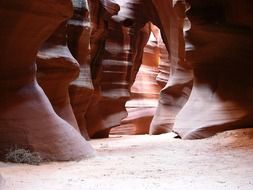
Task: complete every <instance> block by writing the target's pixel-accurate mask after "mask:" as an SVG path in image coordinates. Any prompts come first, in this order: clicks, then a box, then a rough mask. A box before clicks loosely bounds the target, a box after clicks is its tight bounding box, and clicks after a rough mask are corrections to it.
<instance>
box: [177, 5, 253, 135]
mask: <svg viewBox="0 0 253 190" xmlns="http://www.w3.org/2000/svg"><path fill="white" fill-rule="evenodd" d="M191 3H192V14H191V17H190V19H191V22H192V29H191V30H190V31H189V33H188V35H187V38H188V40H189V41H190V42H191V43H192V44H193V47H194V48H193V49H192V50H191V51H189V52H188V53H187V60H189V61H190V62H191V64H192V65H193V68H194V87H193V90H192V93H191V95H190V98H189V100H188V102H187V103H186V105H185V106H184V107H183V109H182V110H181V112H180V113H179V114H178V115H177V117H176V122H175V126H174V130H175V131H176V132H177V133H178V134H179V135H180V136H181V137H182V138H185V139H196V138H205V137H209V136H211V135H214V134H215V133H217V132H221V131H224V130H231V129H235V128H241V127H252V125H253V120H252V118H253V110H252V107H253V104H252V102H253V99H252V97H253V78H252V70H253V66H252V64H251V60H252V59H253V45H252V44H253V35H252V34H253V32H252V22H249V21H252V19H253V15H252V11H251V10H252V7H253V4H252V1H207V2H205V1H196V0H195V1H192V2H191ZM235 6H237V8H235ZM249 7H251V8H249ZM203 8H204V9H203ZM202 10H205V11H202ZM238 10H240V11H239V12H238ZM217 15H219V16H218V17H217Z"/></svg>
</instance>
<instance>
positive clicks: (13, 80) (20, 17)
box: [0, 0, 93, 160]
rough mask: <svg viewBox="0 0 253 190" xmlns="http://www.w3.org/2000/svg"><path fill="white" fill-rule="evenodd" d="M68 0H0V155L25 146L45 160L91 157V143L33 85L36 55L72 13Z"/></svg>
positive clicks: (34, 84) (36, 86) (38, 88)
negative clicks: (60, 115) (58, 113)
mask: <svg viewBox="0 0 253 190" xmlns="http://www.w3.org/2000/svg"><path fill="white" fill-rule="evenodd" d="M71 10H72V4H71V2H70V1H68V0H62V1H56V0H50V1H49V0H42V1H32V0H23V1H19V0H12V1H9V0H1V1H0V26H1V28H0V41H1V46H0V73H1V75H0V159H1V160H4V159H5V158H4V156H5V154H6V153H7V152H8V151H9V150H10V149H11V148H15V147H17V148H27V149H30V150H31V151H34V152H38V153H39V154H40V155H41V157H42V158H43V159H46V160H71V159H78V158H82V157H86V156H91V155H92V154H93V150H92V148H91V146H90V145H89V144H88V143H87V142H86V141H85V140H84V138H82V136H81V135H80V134H79V133H78V132H77V130H76V129H74V128H73V127H72V126H71V125H70V124H68V123H67V122H66V121H64V120H63V119H61V118H60V117H59V116H58V115H57V114H56V113H55V111H54V110H53V108H52V106H51V104H50V102H49V100H48V98H47V97H46V95H45V93H44V92H43V90H42V89H41V88H40V86H39V85H38V83H37V81H36V79H35V75H36V66H35V59H36V54H37V52H38V50H39V47H40V46H41V44H42V43H43V42H44V41H45V40H46V39H47V38H48V37H49V36H50V35H51V34H52V33H53V32H54V31H55V30H56V29H57V27H58V26H59V25H60V23H61V22H63V21H64V20H66V19H67V18H69V17H70V16H71V13H72V11H71Z"/></svg>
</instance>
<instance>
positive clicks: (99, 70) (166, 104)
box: [87, 0, 192, 136]
mask: <svg viewBox="0 0 253 190" xmlns="http://www.w3.org/2000/svg"><path fill="white" fill-rule="evenodd" d="M96 3H97V7H99V6H98V5H99V2H96V1H94V3H93V4H96ZM103 3H104V4H103V6H102V7H104V8H95V9H94V10H96V11H95V12H97V13H100V16H97V17H94V18H96V19H95V22H94V21H93V24H94V30H93V34H92V37H91V39H92V40H93V43H92V44H93V47H94V49H95V51H93V50H92V55H93V59H92V60H93V61H92V65H91V66H92V75H93V79H94V80H93V81H94V84H95V94H96V95H95V96H94V99H93V100H92V101H93V104H92V106H90V108H91V109H89V113H90V114H91V115H89V116H87V118H94V116H95V115H96V119H95V120H94V119H88V120H90V121H88V122H89V126H92V124H95V125H93V127H89V126H88V128H90V129H89V130H90V131H91V133H92V135H93V134H95V133H96V130H97V129H104V131H103V132H101V133H102V135H101V136H106V135H104V134H108V132H109V129H110V128H111V127H114V126H117V125H119V124H120V120H121V119H122V118H124V117H125V116H126V112H125V110H124V108H123V105H124V102H125V101H126V100H127V99H128V98H129V89H127V88H129V84H130V85H132V84H133V82H134V80H135V76H136V74H137V72H138V70H139V66H140V62H141V61H138V62H137V61H136V62H135V57H134V56H132V55H134V52H135V50H136V48H135V49H134V48H133V49H131V47H134V46H130V48H128V46H129V45H128V44H129V42H128V41H129V40H130V41H131V37H130V36H129V34H128V33H129V31H131V32H132V33H134V34H136V31H139V30H140V29H141V28H143V26H144V25H145V24H146V23H147V22H149V21H151V22H152V23H154V24H155V25H157V26H158V27H159V28H160V29H161V34H162V37H163V40H164V43H165V45H166V48H167V50H168V51H169V54H170V62H171V67H170V77H169V79H168V82H167V84H166V86H165V87H164V89H163V90H162V91H161V95H160V101H159V107H158V109H157V111H156V114H155V117H154V119H153V121H152V125H151V129H150V133H151V134H159V133H162V132H168V131H171V129H172V125H173V123H174V118H175V115H176V114H177V113H178V111H179V110H180V109H181V107H182V106H183V105H184V103H185V102H186V101H187V98H188V96H189V93H190V90H191V86H192V72H191V68H190V66H189V64H188V63H186V61H185V41H184V34H183V31H184V30H187V29H188V28H189V26H188V25H189V22H187V19H186V17H185V11H186V4H185V3H184V1H165V0H164V1H155V0H154V1H143V0H138V1H137V0H136V1H128V0H121V1H116V3H117V4H115V2H113V1H103ZM117 5H118V7H117ZM100 7H101V4H100ZM119 8H120V10H119ZM98 10H100V12H99V11H98ZM101 10H104V13H101ZM103 14H104V15H103ZM113 14H117V15H114V16H112V15H113ZM97 15H99V14H97ZM108 15H109V16H108ZM110 16H111V18H110ZM108 18H109V19H108ZM106 19H107V20H106ZM122 25H124V26H122ZM125 26H127V27H128V28H125ZM123 29H124V30H123ZM122 31H123V33H122ZM124 31H125V33H124ZM133 31H135V32H133ZM122 36H124V37H122ZM136 36H138V35H136ZM134 38H135V37H133V38H132V39H134ZM123 39H124V40H123ZM107 44H110V48H108V47H107ZM123 45H124V48H123V49H122V46H123ZM113 46H114V47H113ZM116 50H117V51H116ZM122 50H123V51H122ZM130 50H131V52H132V55H131V54H129V51H130ZM127 51H128V52H127ZM94 52H95V53H94ZM123 52H126V53H123ZM107 53H108V55H106V54H107ZM94 55H96V56H94ZM99 55H100V56H99ZM119 55H120V56H119ZM125 55H127V58H126V57H125V60H124V59H122V58H123V57H124V56H125ZM137 55H138V56H139V58H138V59H139V60H141V59H140V57H141V56H140V55H141V54H140V53H139V54H138V53H137ZM106 56H107V57H106ZM110 56H111V57H110ZM120 57H121V58H120ZM122 60H124V61H123V62H124V64H125V65H124V64H122V63H123V62H122ZM115 61H116V62H115ZM126 63H127V64H129V65H132V67H129V66H126ZM133 63H134V64H133ZM116 65H117V67H116ZM121 65H122V66H123V65H124V66H123V67H122V66H121ZM113 68H114V69H113ZM127 68H132V69H131V71H130V72H127ZM166 69H167V68H166ZM105 73H107V74H110V77H109V78H110V79H107V78H106V77H102V76H108V75H105ZM116 73H117V74H116ZM127 73H129V74H127ZM124 75H125V76H129V77H130V79H128V78H124V77H125V76H124ZM123 76H124V77H123ZM109 80H110V81H112V82H110V83H109ZM116 81H117V82H116ZM123 81H124V82H123ZM128 81H130V82H128ZM102 83H103V84H102ZM116 84H117V85H116ZM123 84H125V87H123V86H124V85H123ZM115 85H116V86H115ZM109 89H110V90H109ZM116 89H117V90H116ZM119 89H121V90H119ZM122 89H124V90H123V91H122ZM108 92H109V93H108ZM120 93H121V95H120V96H121V97H122V98H123V97H124V98H123V99H122V101H121V100H120V99H118V98H119V97H120V96H118V95H117V94H120ZM104 95H106V98H107V100H106V101H108V100H110V99H112V96H114V100H116V99H118V100H117V101H116V102H118V104H117V103H115V104H113V105H114V108H113V109H110V111H109V110H108V109H103V107H105V106H106V105H108V103H107V102H106V101H105V98H103V96H104ZM100 98H101V100H102V101H101V100H99V99H100ZM108 98H109V99H108ZM103 99H104V100H103ZM102 102H103V103H102ZM108 102H110V103H113V102H114V101H108ZM120 102H121V103H120ZM101 103H102V104H101ZM99 104H101V105H99ZM168 109H169V110H170V112H169V113H168V111H167V110H168ZM113 110H115V111H113ZM99 112H101V113H99ZM106 112H108V113H106ZM112 112H113V113H112ZM116 112H118V113H117V114H118V115H117V114H116ZM89 113H88V114H89ZM98 113H99V114H98ZM92 115H93V116H92ZM99 115H102V116H99ZM110 116H112V117H110ZM116 120H117V122H116ZM94 126H96V127H94ZM100 131H101V130H100ZM95 136H96V135H95ZM98 136H100V135H98Z"/></svg>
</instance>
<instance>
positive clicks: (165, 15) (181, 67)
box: [149, 0, 192, 134]
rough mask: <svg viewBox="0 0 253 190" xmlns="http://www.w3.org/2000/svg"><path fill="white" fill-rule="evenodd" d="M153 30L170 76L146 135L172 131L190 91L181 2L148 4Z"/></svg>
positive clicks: (184, 4) (163, 0) (190, 80)
mask: <svg viewBox="0 0 253 190" xmlns="http://www.w3.org/2000/svg"><path fill="white" fill-rule="evenodd" d="M152 2H153V6H154V9H155V13H156V15H157V16H156V17H155V18H156V20H155V22H156V23H157V26H158V27H159V28H160V29H161V33H162V37H163V41H164V42H165V45H166V47H167V50H168V52H169V55H170V72H169V73H170V75H169V78H168V82H167V83H166V85H165V87H164V88H163V89H162V90H161V92H160V99H159V104H158V108H157V110H156V113H155V115H154V118H153V120H152V122H151V126H150V131H149V133H150V134H160V133H165V132H170V131H172V126H173V124H174V120H175V116H176V115H177V113H178V112H179V111H180V109H181V108H182V106H183V105H184V104H185V102H186V101H187V99H188V97H189V94H190V91H191V87H192V71H191V66H190V65H189V63H188V62H187V61H186V59H185V51H186V48H185V46H186V44H185V40H184V31H186V30H188V29H189V25H190V23H189V21H188V19H187V17H186V15H185V12H186V11H187V5H186V3H185V1H165V0H162V1H159V2H158V1H155V0H154V1H152Z"/></svg>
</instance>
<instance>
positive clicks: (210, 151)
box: [0, 129, 253, 190]
mask: <svg viewBox="0 0 253 190" xmlns="http://www.w3.org/2000/svg"><path fill="white" fill-rule="evenodd" d="M173 136H174V135H173V134H164V135H159V136H149V135H140V136H111V138H109V139H100V140H92V141H90V143H91V144H92V145H93V147H94V148H95V149H96V151H97V153H96V156H95V157H94V158H89V159H85V160H81V161H78V162H77V161H75V162H53V163H43V164H41V165H39V166H31V165H26V164H11V163H2V162H0V181H1V185H0V189H1V190H125V189H126V190H128V189H129V190H135V189H136V190H141V189H147V190H151V189H152V190H160V189H164V190H193V189H194V190H203V189H204V190H238V189H239V190H252V189H253V129H246V130H236V131H229V132H225V133H221V134H219V135H216V136H214V137H212V138H209V139H204V140H194V141H187V140H180V139H175V138H173Z"/></svg>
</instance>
